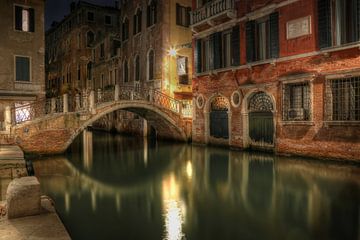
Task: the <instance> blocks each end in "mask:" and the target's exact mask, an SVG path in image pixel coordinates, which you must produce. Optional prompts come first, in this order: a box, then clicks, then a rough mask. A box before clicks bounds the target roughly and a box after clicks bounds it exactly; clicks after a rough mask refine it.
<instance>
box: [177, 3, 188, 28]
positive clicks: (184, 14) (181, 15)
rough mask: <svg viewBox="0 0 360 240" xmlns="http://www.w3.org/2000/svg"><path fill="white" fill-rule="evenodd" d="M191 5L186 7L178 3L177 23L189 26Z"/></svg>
mask: <svg viewBox="0 0 360 240" xmlns="http://www.w3.org/2000/svg"><path fill="white" fill-rule="evenodd" d="M190 11H191V8H190V7H184V6H181V5H180V4H178V3H176V25H179V26H183V27H189V25H190Z"/></svg>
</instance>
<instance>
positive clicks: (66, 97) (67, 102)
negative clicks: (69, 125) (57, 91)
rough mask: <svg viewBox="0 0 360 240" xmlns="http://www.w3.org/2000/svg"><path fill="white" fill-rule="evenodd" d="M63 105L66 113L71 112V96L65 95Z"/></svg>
mask: <svg viewBox="0 0 360 240" xmlns="http://www.w3.org/2000/svg"><path fill="white" fill-rule="evenodd" d="M63 104H64V106H63V108H64V109H63V111H64V113H67V112H69V95H68V94H67V93H65V94H64V95H63Z"/></svg>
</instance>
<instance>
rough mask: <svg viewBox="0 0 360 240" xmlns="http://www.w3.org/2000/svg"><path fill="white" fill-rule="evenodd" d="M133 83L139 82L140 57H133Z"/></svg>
mask: <svg viewBox="0 0 360 240" xmlns="http://www.w3.org/2000/svg"><path fill="white" fill-rule="evenodd" d="M135 81H140V57H139V55H137V56H136V57H135Z"/></svg>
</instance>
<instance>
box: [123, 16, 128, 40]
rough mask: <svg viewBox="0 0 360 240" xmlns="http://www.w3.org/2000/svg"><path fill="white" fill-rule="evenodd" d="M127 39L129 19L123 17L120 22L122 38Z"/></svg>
mask: <svg viewBox="0 0 360 240" xmlns="http://www.w3.org/2000/svg"><path fill="white" fill-rule="evenodd" d="M128 39H129V20H128V19H127V18H125V19H124V22H123V24H122V40H123V41H126V40H128Z"/></svg>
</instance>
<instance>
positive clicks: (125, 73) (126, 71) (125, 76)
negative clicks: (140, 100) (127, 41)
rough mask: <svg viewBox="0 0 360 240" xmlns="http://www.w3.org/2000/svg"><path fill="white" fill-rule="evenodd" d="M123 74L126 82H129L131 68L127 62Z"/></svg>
mask: <svg viewBox="0 0 360 240" xmlns="http://www.w3.org/2000/svg"><path fill="white" fill-rule="evenodd" d="M123 74H124V75H123V79H124V82H129V66H128V62H127V60H125V61H124V65H123Z"/></svg>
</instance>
